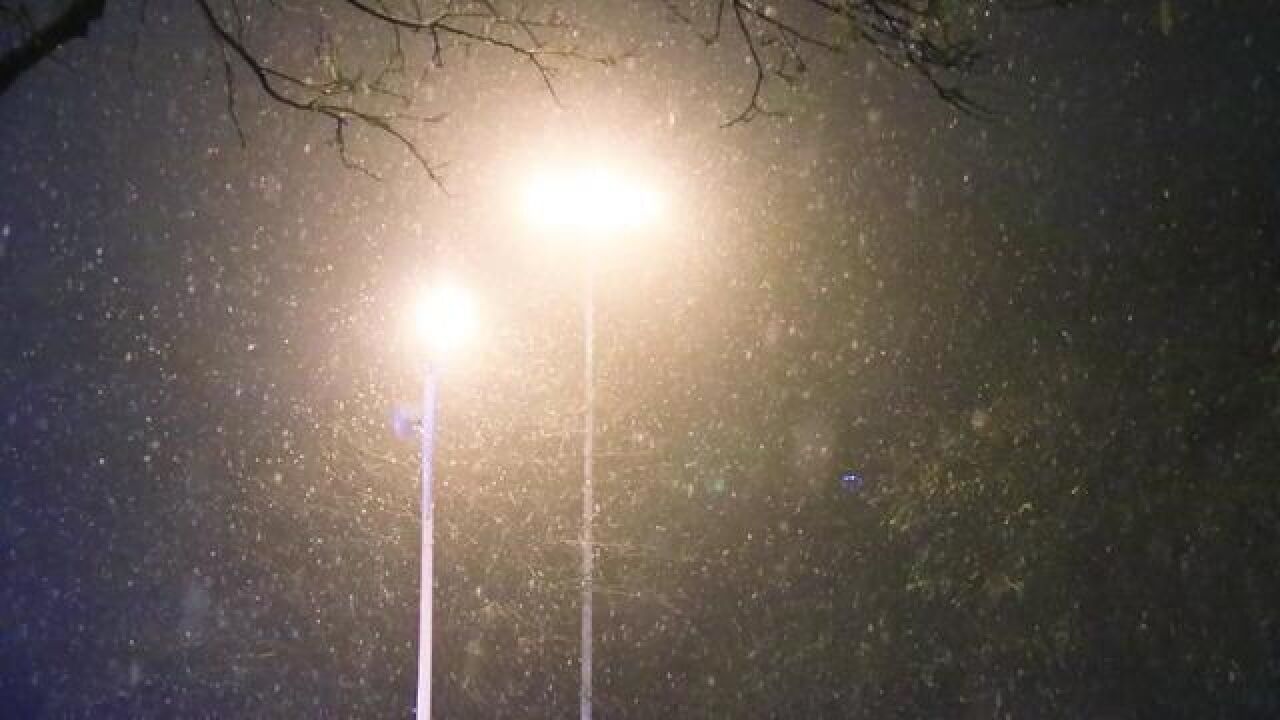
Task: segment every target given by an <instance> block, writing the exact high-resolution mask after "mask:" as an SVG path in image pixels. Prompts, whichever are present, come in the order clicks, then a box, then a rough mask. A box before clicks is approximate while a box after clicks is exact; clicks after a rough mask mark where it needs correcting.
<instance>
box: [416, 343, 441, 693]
mask: <svg viewBox="0 0 1280 720" xmlns="http://www.w3.org/2000/svg"><path fill="white" fill-rule="evenodd" d="M437 383H438V380H437V373H436V371H435V370H434V369H432V367H431V365H430V363H428V364H427V366H426V371H425V376H424V379H423V388H422V426H421V432H422V578H421V585H420V588H419V599H418V704H417V717H418V718H430V717H431V643H432V638H433V634H432V627H431V610H432V606H433V595H434V594H435V593H434V589H433V586H434V576H435V487H434V477H433V475H432V465H433V460H434V456H435V440H436V438H435V435H436V390H437Z"/></svg>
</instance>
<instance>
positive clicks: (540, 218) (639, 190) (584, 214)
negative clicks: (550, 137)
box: [525, 169, 662, 232]
mask: <svg viewBox="0 0 1280 720" xmlns="http://www.w3.org/2000/svg"><path fill="white" fill-rule="evenodd" d="M661 212H662V198H661V196H659V194H658V193H657V191H655V190H654V189H652V188H650V187H646V186H644V185H641V184H640V183H637V182H634V181H630V180H627V179H626V178H623V177H620V176H618V175H615V174H613V173H610V172H608V171H606V170H603V169H585V170H570V171H560V172H550V173H545V174H543V175H540V176H538V177H535V178H534V179H533V180H532V181H531V182H530V183H529V186H528V187H527V188H526V191H525V213H526V215H527V216H528V217H529V219H530V220H531V221H532V222H534V223H535V224H537V225H540V226H543V227H547V228H556V229H565V230H580V231H594V232H608V231H616V230H626V229H632V228H636V227H640V226H643V225H648V224H651V223H653V222H654V221H656V220H657V219H658V216H659V215H660V214H661Z"/></svg>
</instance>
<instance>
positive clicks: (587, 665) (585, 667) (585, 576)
mask: <svg viewBox="0 0 1280 720" xmlns="http://www.w3.org/2000/svg"><path fill="white" fill-rule="evenodd" d="M583 290H584V295H585V298H584V301H583V314H582V319H583V350H584V356H585V361H584V363H583V365H584V369H583V385H584V387H585V396H586V397H585V399H586V405H587V407H586V413H585V418H586V419H585V421H584V427H583V435H582V648H581V655H580V660H579V662H580V663H581V665H582V681H581V685H580V690H579V698H578V700H579V703H578V704H579V711H580V716H581V720H591V695H592V687H591V664H592V655H593V653H592V650H593V648H592V638H591V634H592V621H593V617H592V582H593V576H594V572H595V570H594V567H595V546H594V544H593V543H592V538H591V530H592V524H593V522H594V519H595V499H594V497H593V490H594V488H593V483H594V464H595V463H594V460H595V414H596V408H595V406H596V389H595V261H594V258H593V257H592V256H591V255H589V256H588V258H587V267H586V277H585V282H584V283H583Z"/></svg>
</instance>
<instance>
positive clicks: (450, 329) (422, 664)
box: [412, 284, 476, 718]
mask: <svg viewBox="0 0 1280 720" xmlns="http://www.w3.org/2000/svg"><path fill="white" fill-rule="evenodd" d="M475 316H476V313H475V306H474V304H473V303H472V300H471V296H470V295H468V294H467V293H466V292H465V291H463V290H462V289H461V288H459V287H457V286H455V285H449V284H441V285H437V286H436V287H435V288H433V289H432V290H430V291H429V292H427V293H425V294H424V295H422V297H420V298H419V299H418V302H417V305H416V306H415V307H414V312H413V318H412V319H413V324H414V328H413V330H414V334H415V335H416V338H417V340H418V341H419V344H420V346H421V347H422V348H423V349H424V350H425V351H426V354H425V361H424V363H423V375H424V376H423V389H422V423H421V425H420V426H419V431H420V433H421V439H422V577H421V585H420V589H419V593H420V594H419V600H418V699H417V705H416V707H417V716H418V717H419V718H430V717H431V644H432V626H431V611H432V605H433V594H434V592H433V586H434V582H433V580H434V574H435V540H434V536H435V495H434V491H435V488H434V478H433V475H432V463H433V460H434V456H435V440H436V438H435V435H436V397H437V388H438V384H439V376H440V373H441V372H442V370H443V369H444V359H445V357H446V355H448V354H450V353H452V352H454V351H455V350H456V349H457V348H458V347H459V346H461V345H462V344H463V343H465V342H466V341H467V340H468V339H469V338H470V336H471V335H472V334H473V333H474V331H475Z"/></svg>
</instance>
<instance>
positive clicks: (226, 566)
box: [0, 0, 1280, 718]
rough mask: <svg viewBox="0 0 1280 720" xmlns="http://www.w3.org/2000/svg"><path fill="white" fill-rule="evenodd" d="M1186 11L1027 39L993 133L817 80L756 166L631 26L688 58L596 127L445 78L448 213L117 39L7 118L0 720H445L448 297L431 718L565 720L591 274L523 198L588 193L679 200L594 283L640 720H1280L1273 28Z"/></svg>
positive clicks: (1058, 19)
mask: <svg viewBox="0 0 1280 720" xmlns="http://www.w3.org/2000/svg"><path fill="white" fill-rule="evenodd" d="M1161 5H1162V3H1159V2H1126V3H1120V2H1114V3H1098V4H1093V5H1089V6H1086V7H1082V8H1073V9H1070V10H1061V11H1060V10H1046V11H1041V12H1037V13H1027V14H1014V15H1010V16H1008V17H1006V18H1004V19H1003V20H1002V21H1001V26H1000V28H999V32H997V33H996V34H994V35H993V36H992V37H991V38H990V48H989V53H990V56H991V62H990V63H989V65H988V72H987V73H986V74H985V75H983V76H982V78H981V79H978V80H975V81H974V82H975V83H976V84H977V86H976V91H977V92H980V93H985V94H983V95H981V97H984V98H987V99H988V100H989V101H990V104H991V106H992V107H993V109H994V110H995V111H996V113H995V115H994V116H993V117H992V118H989V119H981V118H975V117H969V116H966V115H964V114H963V113H959V112H957V111H956V110H955V109H954V108H952V107H949V106H948V105H946V104H945V103H943V102H942V101H940V100H939V99H938V98H936V97H935V96H934V95H933V94H932V93H931V92H930V91H929V90H928V88H926V87H924V86H923V85H922V83H920V82H919V81H918V79H916V78H914V77H913V76H912V75H910V74H909V73H905V72H900V71H897V70H895V69H893V68H890V67H887V66H885V65H883V64H880V63H877V62H875V61H874V59H873V58H871V57H870V56H868V57H860V56H848V57H839V58H821V57H819V58H815V67H814V69H813V72H812V74H811V76H810V78H809V79H808V80H807V81H806V82H805V83H804V84H803V86H802V87H801V88H800V89H799V90H797V91H796V92H794V93H793V94H791V95H789V96H787V97H788V100H787V104H788V108H789V109H791V110H792V113H791V115H790V117H789V118H783V119H760V120H758V121H756V122H753V123H751V124H749V125H746V126H735V127H733V128H729V129H719V128H718V127H717V125H718V123H719V122H721V121H723V120H724V119H725V118H726V116H728V115H731V114H732V113H733V112H735V111H736V109H737V108H738V107H739V106H740V103H741V101H742V100H743V99H744V98H745V95H744V92H745V90H746V87H747V86H749V82H750V78H749V76H741V75H740V73H738V72H737V67H738V63H740V53H741V48H740V47H739V48H734V47H733V46H732V45H729V46H727V47H720V48H712V49H705V48H703V47H702V46H701V43H700V42H699V41H698V40H697V39H696V37H694V36H692V35H691V34H690V33H689V31H688V30H687V29H685V28H682V27H680V26H678V25H673V24H670V23H667V22H664V21H663V19H662V13H660V12H658V10H657V9H656V8H647V7H644V6H639V7H638V6H636V5H633V4H629V3H617V4H613V5H608V6H599V7H595V8H594V12H595V13H596V15H597V16H599V17H598V18H597V19H601V18H602V19H604V20H609V19H610V18H611V17H613V16H614V14H616V17H617V22H616V24H614V25H612V26H610V25H604V27H612V28H613V30H611V31H610V32H614V33H617V35H619V36H620V37H622V39H623V40H634V41H635V42H636V43H642V44H643V46H644V48H645V52H644V53H642V56H641V58H640V59H639V60H638V61H636V62H634V63H624V64H622V65H620V66H619V67H616V68H613V69H604V70H596V69H591V68H583V69H581V70H580V71H574V72H571V73H568V75H567V77H566V78H565V86H566V88H565V91H564V92H565V93H566V96H567V102H566V106H567V108H568V109H566V110H560V109H557V108H556V107H555V106H554V104H553V103H551V102H550V100H549V99H548V98H547V97H545V93H544V92H543V90H542V89H541V87H540V86H539V85H538V83H537V81H536V78H533V77H531V76H529V75H528V74H527V73H525V72H523V71H521V70H520V69H518V67H516V68H513V66H512V65H511V64H510V63H506V64H504V61H501V59H498V58H494V57H493V56H490V55H485V54H483V53H480V54H476V55H474V56H472V55H468V56H466V57H465V58H464V59H460V60H458V61H457V62H455V63H454V64H452V65H451V66H450V67H451V68H452V71H451V73H449V74H445V75H444V76H442V78H441V79H440V81H439V83H440V84H439V87H438V89H437V90H434V91H433V92H436V93H437V94H436V95H434V96H433V97H435V100H434V101H433V102H436V103H438V104H439V105H440V106H441V108H444V109H449V110H450V111H451V112H452V113H453V115H452V116H451V120H450V121H449V122H448V123H446V124H445V125H443V126H441V127H439V128H437V129H433V130H431V135H430V138H429V141H430V145H429V147H431V148H432V149H433V150H435V154H434V156H435V157H440V158H442V159H445V160H448V161H449V162H450V165H449V166H448V167H447V169H446V176H447V178H448V182H449V188H450V192H451V194H450V195H448V196H446V195H444V194H442V193H441V192H439V189H438V188H435V187H434V186H433V185H432V184H431V182H430V181H429V180H428V179H426V178H425V177H422V176H421V173H419V172H416V171H415V169H414V168H413V167H412V166H411V165H409V164H408V163H403V162H402V161H401V160H400V159H399V157H398V156H397V155H396V154H395V153H396V150H395V148H393V147H389V146H388V147H383V146H380V145H378V144H377V143H372V144H371V145H370V146H369V148H368V150H367V152H369V153H370V154H371V155H372V156H373V157H374V158H375V160H377V161H379V162H382V163H384V165H385V166H386V167H389V168H391V169H392V170H393V172H391V173H388V175H389V177H388V179H387V180H386V181H385V182H381V183H379V182H375V181H373V180H370V179H368V178H366V177H364V176H362V175H360V174H358V173H354V172H350V171H347V170H344V169H343V168H342V165H341V163H340V162H339V161H338V159H337V157H336V155H335V154H334V152H333V150H332V149H331V148H330V147H328V146H327V141H328V139H329V137H330V131H329V129H328V128H327V127H324V126H321V125H318V124H316V123H312V122H311V121H309V120H306V119H305V118H299V117H296V116H294V115H290V114H287V113H285V112H284V111H283V110H281V109H279V108H276V107H274V106H273V105H272V104H271V103H269V102H268V101H266V100H264V99H263V98H261V97H259V96H257V95H255V94H254V93H252V92H250V91H245V92H242V93H241V94H240V95H239V100H240V108H239V111H240V115H241V117H242V118H243V122H244V126H245V130H246V134H247V136H248V144H247V147H246V148H245V149H241V148H240V146H239V144H238V142H237V141H236V136H235V131H234V127H233V126H232V125H231V123H230V121H229V119H228V118H227V116H226V112H225V108H226V97H225V94H224V90H223V84H222V77H221V75H220V74H219V73H220V71H219V70H218V66H219V63H220V58H218V57H217V56H216V50H215V49H214V48H213V46H212V45H211V44H210V43H209V41H208V38H207V36H206V31H205V30H204V27H203V25H201V24H200V22H199V19H198V17H197V16H196V14H195V11H194V10H192V9H190V8H186V7H177V8H167V7H166V8H152V10H151V12H150V15H149V17H148V20H147V22H146V23H145V24H144V25H140V24H139V22H138V19H137V12H136V11H137V8H136V7H134V6H131V5H130V4H128V3H121V4H113V5H111V6H110V9H109V11H108V14H107V16H106V17H105V18H104V20H103V21H102V22H101V23H100V24H99V25H97V26H95V28H94V29H93V32H92V33H91V34H90V37H89V38H88V39H87V40H84V41H80V42H77V43H76V44H74V45H73V46H71V47H69V48H68V49H67V50H66V51H65V52H64V53H62V54H61V55H60V56H59V58H60V60H59V62H50V63H46V64H44V65H42V66H41V67H39V68H38V69H37V70H36V71H34V72H33V73H31V74H30V75H28V76H27V77H25V78H23V79H22V80H21V81H20V83H19V84H17V85H15V86H14V87H13V89H11V90H10V92H8V93H7V94H6V95H4V96H3V97H0V358H2V362H0V412H3V413H4V414H3V415H2V416H0V427H3V433H2V434H0V500H2V507H3V514H2V515H0V518H2V520H0V523H2V524H0V543H2V545H0V715H3V716H5V717H205V716H208V717H239V716H244V717H384V716H385V717H393V716H403V715H404V714H406V713H407V712H408V711H409V709H410V707H411V704H412V697H413V685H414V663H415V660H416V655H415V650H414V643H415V641H416V620H417V616H416V612H417V610H416V608H417V578H418V575H417V548H418V545H417V543H418V537H417V515H416V513H417V505H416V497H417V459H416V455H415V453H416V446H415V445H414V444H413V443H412V442H404V441H400V440H397V439H396V438H395V437H394V436H393V435H392V433H391V432H390V430H389V423H388V419H389V417H390V414H391V411H392V409H393V408H395V407H397V406H398V405H405V404H411V403H413V402H414V398H416V396H417V393H418V389H417V383H418V377H417V375H418V373H417V371H416V368H415V366H414V362H413V360H412V356H411V353H410V352H409V351H408V349H407V348H406V347H404V342H403V340H402V339H400V335H401V327H400V318H401V316H402V315H403V312H402V310H403V306H404V305H405V304H406V297H407V292H408V290H409V288H411V287H412V286H413V285H414V284H415V283H416V282H417V281H418V280H417V279H418V277H419V276H423V275H428V274H430V273H432V272H434V271H435V270H436V269H438V268H439V267H442V266H448V267H450V268H452V269H454V270H455V271H459V272H461V273H462V274H463V275H464V276H465V277H467V278H468V279H469V280H470V282H471V284H472V285H474V286H475V287H477V288H478V289H479V290H480V291H481V293H482V297H483V298H484V299H483V305H484V308H483V309H484V316H485V319H486V325H485V327H486V331H485V339H484V340H483V341H482V342H481V343H480V346H479V347H477V348H474V349H473V350H472V352H471V353H470V354H469V356H468V358H466V359H465V360H464V361H459V363H458V367H456V368H451V370H450V373H449V375H448V377H447V378H446V383H445V387H444V396H443V399H442V406H441V421H442V427H441V431H442V436H441V441H440V457H439V463H440V464H439V478H440V482H441V485H440V487H439V489H438V495H437V497H438V505H437V510H438V524H437V532H438V535H437V544H436V548H437V572H438V575H437V582H438V586H437V593H436V623H437V628H438V636H437V639H436V646H435V652H436V671H437V673H436V691H435V692H436V706H437V709H438V710H437V712H438V714H439V715H440V716H442V717H563V716H567V715H570V714H572V713H573V712H574V707H575V706H576V703H577V617H578V609H577V576H576V572H577V562H578V559H577V558H578V556H577V549H576V546H575V545H574V538H576V537H577V532H578V530H577V522H578V518H579V515H578V513H579V506H578V502H579V499H578V498H579V496H578V491H579V485H578V483H579V481H580V478H579V472H580V458H579V457H578V456H577V454H576V453H577V452H578V444H579V440H580V438H579V436H578V435H577V434H576V432H575V429H576V427H577V424H578V418H579V417H580V416H579V412H580V410H581V407H580V400H579V397H580V387H579V385H578V377H579V374H580V371H581V355H580V351H579V348H580V342H581V336H580V332H581V330H580V327H579V302H580V298H579V294H578V288H577V283H578V272H579V271H578V269H577V265H576V262H575V260H576V256H575V253H574V250H573V249H572V248H566V247H559V248H556V247H552V248H542V247H539V246H538V243H537V238H533V237H531V235H532V233H530V232H529V231H528V230H525V229H523V228H522V227H521V225H520V222H519V220H518V218H516V217H514V213H513V212H512V211H511V210H510V207H509V206H510V200H509V196H511V195H513V194H514V193H515V189H514V188H515V183H514V182H513V178H514V177H515V176H517V175H518V174H519V173H520V172H521V168H524V167H526V166H527V165H529V164H537V163H539V162H546V161H558V160H562V159H563V158H565V157H567V156H571V155H573V154H574V153H578V154H580V155H581V156H586V157H592V156H596V157H600V156H605V155H608V156H609V157H614V158H616V157H623V158H625V160H624V162H626V163H629V164H630V165H631V166H633V167H642V168H645V169H647V170H648V171H649V172H651V173H652V174H653V176H655V177H658V178H660V179H661V181H662V182H663V183H664V188H665V191H666V193H667V195H668V197H669V198H670V203H669V207H668V220H667V221H666V222H665V223H664V224H663V226H662V227H660V228H656V229H654V230H652V231H651V232H648V233H642V234H640V235H641V236H639V237H627V238H620V239H619V243H618V244H619V246H620V247H619V248H616V249H612V250H610V251H608V252H606V253H604V255H605V257H604V259H603V261H602V267H601V269H600V273H601V279H600V283H599V285H600V292H599V294H598V296H597V303H598V318H599V330H598V333H599V334H598V338H597V340H598V343H599V345H598V347H599V360H598V372H599V374H598V378H599V383H600V390H599V392H600V401H599V407H598V410H597V417H598V418H599V420H600V423H601V425H600V431H599V432H600V438H599V441H598V443H599V448H600V450H601V455H600V459H599V462H598V468H599V476H600V482H599V490H598V493H599V498H600V504H601V505H600V516H599V521H598V522H599V526H598V529H599V535H600V542H601V550H600V564H599V568H600V572H601V579H600V591H599V594H598V596H597V597H598V600H597V601H598V607H597V612H596V617H597V630H598V635H597V653H598V655H597V665H596V673H597V702H598V713H599V715H600V716H601V717H637V718H641V717H833V718H835V717H991V716H998V717H1005V716H1012V717H1026V716H1030V717H1097V718H1131V717H1133V718H1136V717H1198V718H1200V717H1272V716H1274V715H1275V714H1276V713H1277V712H1280V692H1277V688H1280V628H1278V627H1277V622H1278V621H1280V617H1277V611H1276V605H1275V598H1277V597H1280V571H1278V570H1277V568H1278V567H1280V564H1278V562H1280V557H1278V551H1277V547H1280V546H1278V545H1277V541H1278V540H1280V538H1278V537H1277V535H1278V534H1280V530H1278V529H1280V516H1278V514H1277V511H1278V510H1280V503H1278V500H1280V489H1278V487H1277V477H1276V470H1277V450H1276V448H1277V447H1280V409H1278V408H1280V405H1278V401H1280V238H1278V237H1277V226H1276V223H1277V214H1278V212H1280V211H1278V208H1280V202H1278V201H1280V196H1278V195H1280V171H1278V170H1277V167H1280V166H1278V165H1277V162H1276V160H1277V158H1280V153H1278V152H1277V138H1278V137H1280V120H1277V118H1278V117H1280V112H1278V110H1280V108H1278V107H1277V106H1278V105H1280V102H1278V98H1280V92H1277V90H1278V88H1277V85H1278V84H1280V61H1278V60H1277V58H1280V52H1278V50H1280V42H1278V40H1280V38H1277V33H1278V32H1280V31H1277V29H1276V28H1278V27H1280V25H1277V23H1276V22H1275V17H1276V11H1277V10H1280V7H1278V6H1277V5H1276V4H1275V3H1271V2H1261V1H1259V2H1225V1H1223V2H1213V1H1212V0H1204V1H1201V2H1182V1H1179V0H1174V1H1173V2H1171V3H1168V5H1169V6H1170V8H1171V9H1172V12H1173V15H1172V18H1173V19H1174V22H1173V23H1172V25H1171V26H1168V25H1163V24H1162V22H1161V13H1162V12H1164V11H1163V10H1162V9H1161ZM622 28H625V30H623V29H622ZM659 41H661V43H662V44H661V45H659V44H658V43H659ZM746 72H747V71H745V70H744V71H743V73H746ZM846 472H856V473H858V474H860V476H861V477H862V478H863V479H864V484H863V485H862V487H861V488H860V489H858V490H856V491H849V490H847V489H845V488H844V487H843V486H842V485H841V482H840V478H841V476H842V474H844V473H846Z"/></svg>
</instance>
